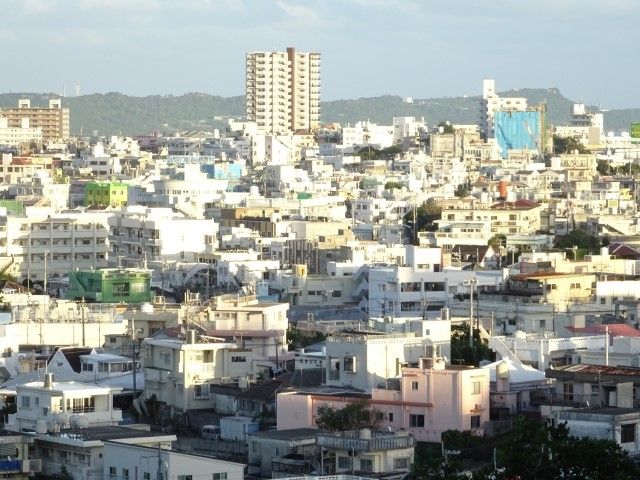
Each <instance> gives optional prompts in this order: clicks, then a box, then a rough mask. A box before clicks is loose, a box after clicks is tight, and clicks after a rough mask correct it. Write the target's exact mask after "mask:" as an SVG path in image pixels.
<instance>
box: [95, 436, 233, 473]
mask: <svg viewBox="0 0 640 480" xmlns="http://www.w3.org/2000/svg"><path fill="white" fill-rule="evenodd" d="M244 467H245V466H244V464H242V463H235V462H228V461H226V460H220V459H218V458H213V457H209V456H207V457H205V456H201V455H194V454H192V453H185V452H176V451H173V450H171V449H170V448H157V447H156V446H154V445H132V444H130V443H128V442H127V441H121V440H113V441H105V442H104V476H103V479H104V480H114V479H117V480H127V479H134V480H135V479H142V480H144V479H147V480H149V479H156V478H165V479H177V480H188V479H204V478H207V479H210V480H211V479H213V480H242V479H243V478H244Z"/></svg>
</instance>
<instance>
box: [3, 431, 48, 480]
mask: <svg viewBox="0 0 640 480" xmlns="http://www.w3.org/2000/svg"><path fill="white" fill-rule="evenodd" d="M33 443H34V442H33V438H32V437H31V436H30V435H21V434H15V433H8V432H7V433H3V434H0V457H1V458H2V460H0V478H10V479H12V480H28V479H30V478H33V476H34V475H35V474H37V473H40V471H41V469H42V461H41V460H40V459H38V458H30V457H31V456H33V453H32V454H31V455H30V454H29V449H30V448H33Z"/></svg>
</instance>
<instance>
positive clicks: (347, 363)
mask: <svg viewBox="0 0 640 480" xmlns="http://www.w3.org/2000/svg"><path fill="white" fill-rule="evenodd" d="M342 365H343V367H342V371H343V372H351V373H355V371H356V357H344V363H343V364H342Z"/></svg>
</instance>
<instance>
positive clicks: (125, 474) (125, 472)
mask: <svg viewBox="0 0 640 480" xmlns="http://www.w3.org/2000/svg"><path fill="white" fill-rule="evenodd" d="M122 478H129V469H128V468H123V469H122Z"/></svg>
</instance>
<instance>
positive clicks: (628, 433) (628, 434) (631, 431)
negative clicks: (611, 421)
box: [620, 423, 636, 443]
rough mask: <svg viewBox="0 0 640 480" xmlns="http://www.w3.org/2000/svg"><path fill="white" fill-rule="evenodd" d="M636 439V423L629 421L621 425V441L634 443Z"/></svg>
mask: <svg viewBox="0 0 640 480" xmlns="http://www.w3.org/2000/svg"><path fill="white" fill-rule="evenodd" d="M635 441H636V425H635V424H634V423H629V424H627V425H620V443H632V442H635Z"/></svg>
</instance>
